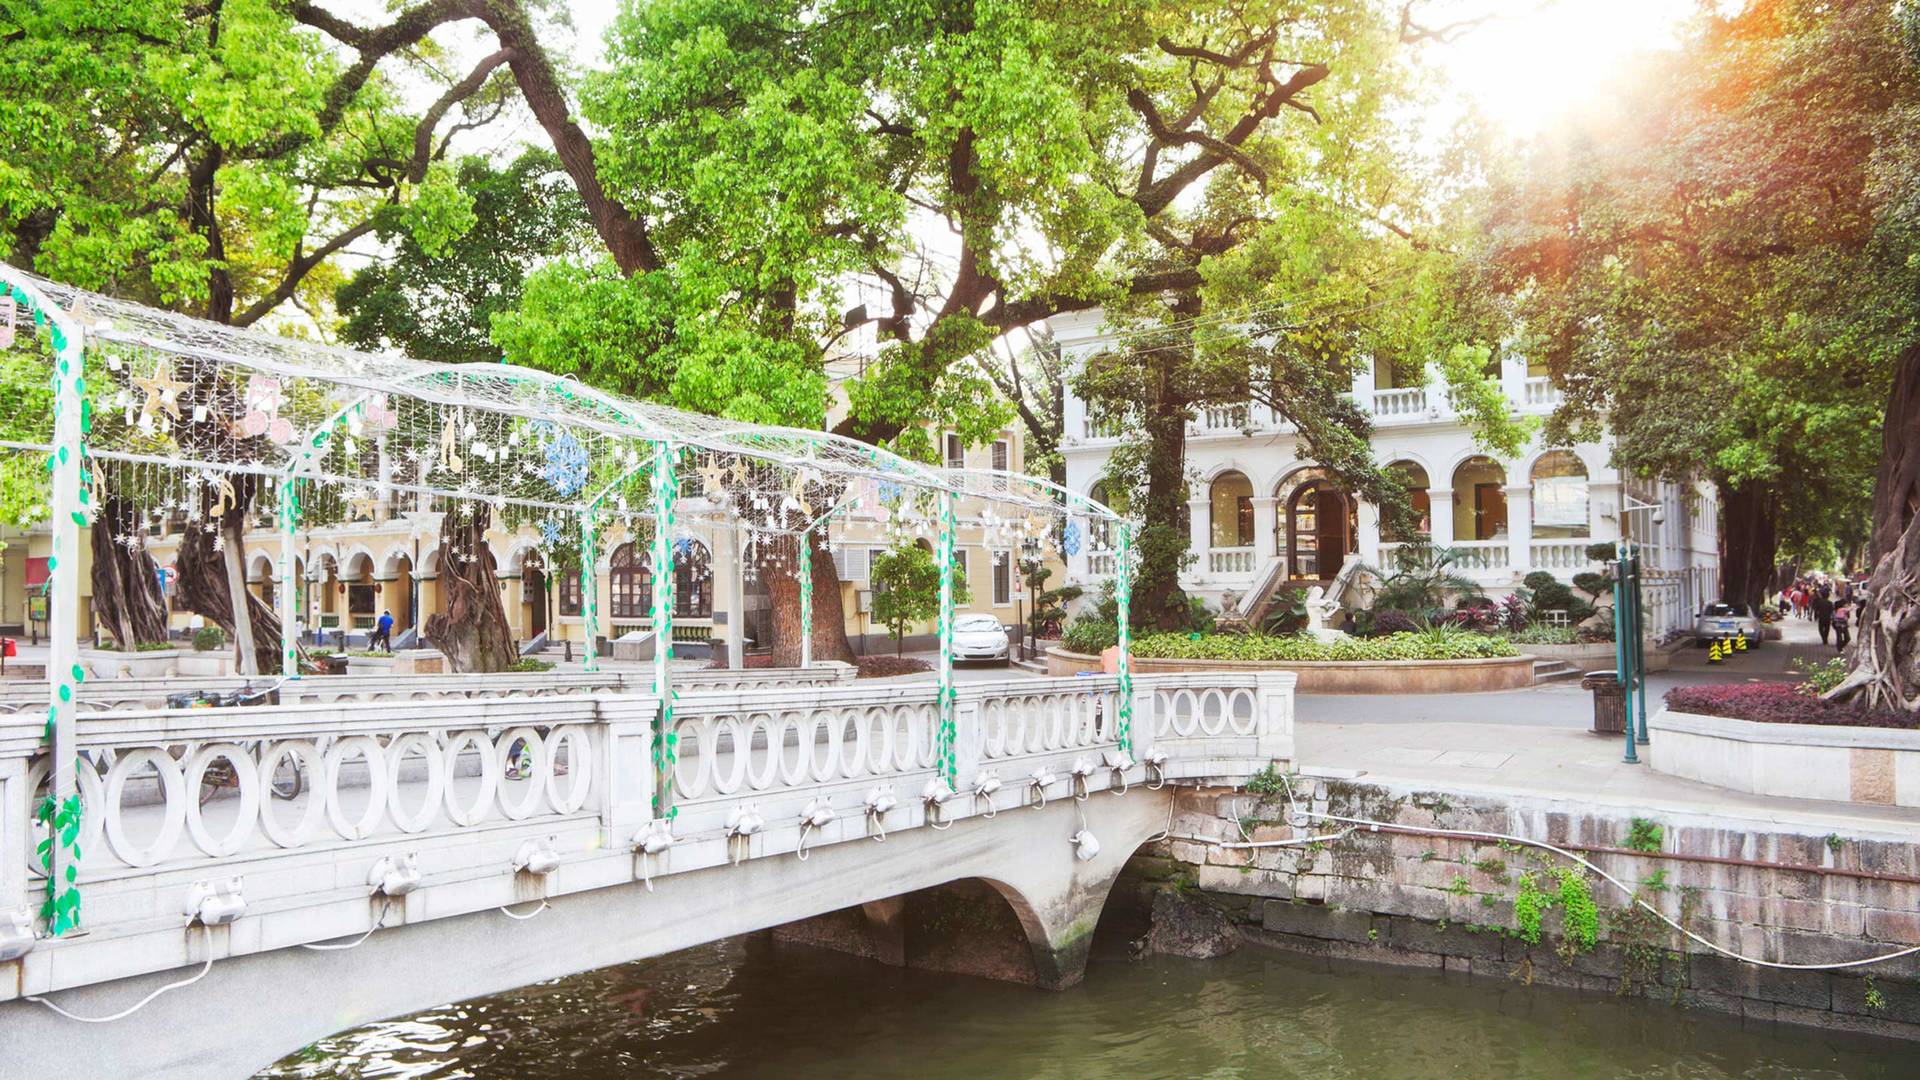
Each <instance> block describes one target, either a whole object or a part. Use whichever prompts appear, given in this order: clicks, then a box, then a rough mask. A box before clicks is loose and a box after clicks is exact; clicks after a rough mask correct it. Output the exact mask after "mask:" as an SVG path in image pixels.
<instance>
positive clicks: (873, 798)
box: [866, 784, 900, 843]
mask: <svg viewBox="0 0 1920 1080" xmlns="http://www.w3.org/2000/svg"><path fill="white" fill-rule="evenodd" d="M898 805H900V800H899V799H898V798H896V797H895V796H894V794H893V785H892V784H882V785H881V786H879V787H877V788H874V789H873V790H872V791H869V792H867V802H866V809H867V820H868V821H871V822H872V823H873V827H874V828H875V829H877V830H878V834H877V835H876V836H874V839H875V840H877V841H879V842H881V843H885V842H886V839H887V829H886V826H885V825H884V824H883V823H882V820H881V819H883V818H885V817H886V816H887V811H889V810H891V809H893V808H894V807H896V806H898Z"/></svg>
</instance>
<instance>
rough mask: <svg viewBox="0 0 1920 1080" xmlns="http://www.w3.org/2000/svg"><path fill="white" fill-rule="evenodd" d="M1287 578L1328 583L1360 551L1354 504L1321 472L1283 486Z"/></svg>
mask: <svg viewBox="0 0 1920 1080" xmlns="http://www.w3.org/2000/svg"><path fill="white" fill-rule="evenodd" d="M1281 490H1282V491H1283V492H1285V493H1286V494H1285V495H1284V499H1285V502H1284V503H1283V504H1282V505H1283V506H1284V507H1285V512H1284V513H1283V514H1282V515H1281V520H1280V528H1281V530H1282V532H1283V533H1284V534H1285V540H1286V543H1285V545H1284V550H1285V551H1286V554H1287V577H1288V578H1290V579H1292V580H1295V581H1327V580H1329V579H1331V578H1332V577H1333V576H1334V575H1336V574H1338V573H1339V572H1340V565H1341V563H1343V562H1345V561H1346V557H1347V556H1348V555H1350V554H1352V553H1353V552H1355V551H1358V550H1359V547H1358V537H1359V534H1360V523H1359V513H1358V507H1357V505H1356V504H1355V502H1354V500H1353V499H1351V498H1348V497H1347V494H1346V493H1345V492H1343V491H1341V490H1340V489H1339V488H1338V487H1336V486H1334V484H1333V481H1332V480H1330V479H1328V477H1327V476H1326V474H1325V473H1323V472H1321V471H1320V470H1319V469H1308V470H1304V471H1302V472H1298V473H1295V474H1294V475H1293V476H1291V477H1289V478H1288V479H1287V480H1286V481H1285V482H1284V483H1283V484H1282V485H1281Z"/></svg>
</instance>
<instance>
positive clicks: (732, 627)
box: [714, 526, 807, 671]
mask: <svg viewBox="0 0 1920 1080" xmlns="http://www.w3.org/2000/svg"><path fill="white" fill-rule="evenodd" d="M717 531H718V533H719V541H720V542H719V543H718V544H715V545H714V546H715V547H716V548H718V549H719V552H718V555H719V557H718V558H716V559H715V560H714V566H715V572H716V576H717V573H718V568H719V567H723V566H724V567H725V568H726V571H727V578H726V581H727V597H726V608H727V636H726V640H727V667H728V669H729V670H732V671H739V670H741V669H742V668H744V667H746V666H747V656H746V653H747V627H746V624H747V619H746V612H745V610H743V609H744V608H745V607H746V592H747V590H746V583H745V582H744V581H743V580H742V578H743V577H744V576H745V575H744V574H743V573H742V572H741V565H740V534H739V533H737V532H735V531H734V530H733V529H732V528H729V527H724V526H723V527H722V528H720V529H719V530H717ZM806 542H807V538H806V537H804V536H802V537H801V538H800V543H802V544H805V543H806Z"/></svg>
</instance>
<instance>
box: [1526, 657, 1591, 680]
mask: <svg viewBox="0 0 1920 1080" xmlns="http://www.w3.org/2000/svg"><path fill="white" fill-rule="evenodd" d="M1581 675H1582V672H1581V670H1580V669H1579V668H1577V667H1574V666H1573V664H1572V663H1570V662H1568V661H1566V660H1535V661H1534V662H1533V685H1535V686H1541V685H1544V684H1546V683H1555V682H1566V681H1567V680H1569V679H1578V678H1580V677H1581Z"/></svg>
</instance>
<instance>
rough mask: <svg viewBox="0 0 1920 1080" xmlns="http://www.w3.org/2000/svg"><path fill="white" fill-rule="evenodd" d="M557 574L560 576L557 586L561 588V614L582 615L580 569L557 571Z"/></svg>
mask: <svg viewBox="0 0 1920 1080" xmlns="http://www.w3.org/2000/svg"><path fill="white" fill-rule="evenodd" d="M555 573H556V574H557V575H558V577H557V578H556V579H555V580H556V584H557V585H558V586H559V592H560V614H562V615H578V614H580V569H579V567H574V568H572V569H567V570H558V571H555Z"/></svg>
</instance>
